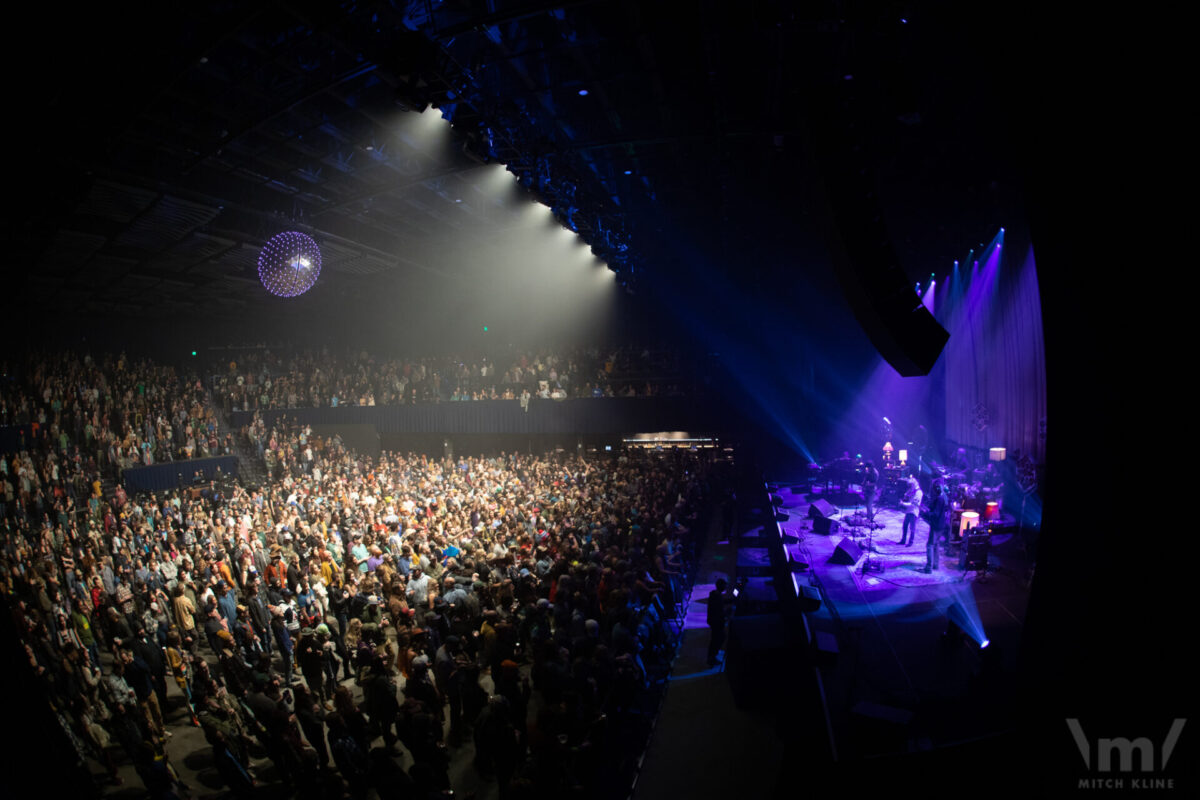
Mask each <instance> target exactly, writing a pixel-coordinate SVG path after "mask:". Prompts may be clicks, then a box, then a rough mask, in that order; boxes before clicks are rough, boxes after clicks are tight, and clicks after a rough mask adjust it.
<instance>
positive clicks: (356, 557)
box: [349, 531, 371, 575]
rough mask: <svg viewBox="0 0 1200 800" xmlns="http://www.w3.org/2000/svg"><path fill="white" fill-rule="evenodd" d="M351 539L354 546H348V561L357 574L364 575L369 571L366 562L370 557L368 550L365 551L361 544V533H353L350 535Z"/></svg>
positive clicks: (365, 547)
mask: <svg viewBox="0 0 1200 800" xmlns="http://www.w3.org/2000/svg"><path fill="white" fill-rule="evenodd" d="M351 539H352V540H353V542H354V544H352V545H351V546H350V558H349V561H350V562H351V563H353V564H354V566H355V567H356V568H357V569H358V571H359V573H361V574H363V575H366V574H367V571H368V570H369V569H370V567H369V566H368V564H367V562H368V560H369V559H370V557H371V553H370V551H369V550H367V546H366V545H365V544H363V540H362V534H361V533H359V532H357V531H355V532H354V533H353V534H352V535H351Z"/></svg>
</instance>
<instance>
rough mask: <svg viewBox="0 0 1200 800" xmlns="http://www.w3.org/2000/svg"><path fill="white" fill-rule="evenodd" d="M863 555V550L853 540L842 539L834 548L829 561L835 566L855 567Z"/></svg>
mask: <svg viewBox="0 0 1200 800" xmlns="http://www.w3.org/2000/svg"><path fill="white" fill-rule="evenodd" d="M862 555H863V549H862V548H861V547H859V546H858V544H856V543H855V541H854V540H853V539H842V540H841V541H840V542H838V544H837V547H836V548H834V551H833V555H832V556H830V557H829V560H830V561H832V562H833V563H834V564H846V565H848V566H854V565H855V564H857V563H858V560H859V559H860V558H862Z"/></svg>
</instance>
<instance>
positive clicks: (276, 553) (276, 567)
mask: <svg viewBox="0 0 1200 800" xmlns="http://www.w3.org/2000/svg"><path fill="white" fill-rule="evenodd" d="M263 575H264V576H265V578H266V580H267V582H268V583H270V582H271V581H272V580H274V581H276V582H277V583H279V585H280V586H282V585H283V584H284V583H285V582H286V581H287V565H286V564H284V563H283V550H282V549H281V548H280V547H279V545H277V544H273V545H271V561H270V563H269V564H268V565H267V568H266V570H265V571H264V572H263Z"/></svg>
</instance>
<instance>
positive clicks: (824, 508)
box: [808, 498, 837, 519]
mask: <svg viewBox="0 0 1200 800" xmlns="http://www.w3.org/2000/svg"><path fill="white" fill-rule="evenodd" d="M836 513H837V509H836V508H834V507H833V505H832V504H830V502H829V501H828V500H821V499H820V498H818V499H816V500H813V501H812V505H810V506H809V507H808V518H809V519H821V518H822V517H832V516H833V515H834V514H836Z"/></svg>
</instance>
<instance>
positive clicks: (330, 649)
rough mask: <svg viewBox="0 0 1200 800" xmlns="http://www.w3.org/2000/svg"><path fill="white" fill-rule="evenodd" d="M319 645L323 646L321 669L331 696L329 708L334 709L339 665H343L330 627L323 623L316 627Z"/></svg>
mask: <svg viewBox="0 0 1200 800" xmlns="http://www.w3.org/2000/svg"><path fill="white" fill-rule="evenodd" d="M315 630H316V632H317V643H318V644H320V645H321V668H322V671H323V672H324V673H325V687H326V691H327V693H328V695H329V708H333V704H332V700H333V692H334V690H335V689H337V685H338V680H337V673H338V665H339V664H341V663H342V659H341V656H340V655H339V654H338V652H337V651H338V648H337V644H336V643H335V642H334V641H333V636H332V634H331V633H330V631H329V626H328V625H326V624H325V623H324V622H322V623H321V624H320V625H318V626H317V627H316V629H315Z"/></svg>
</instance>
